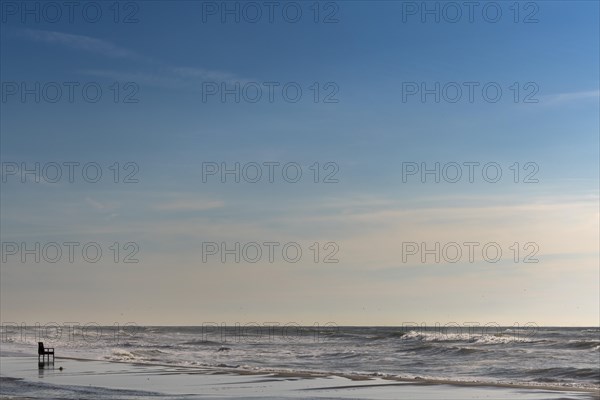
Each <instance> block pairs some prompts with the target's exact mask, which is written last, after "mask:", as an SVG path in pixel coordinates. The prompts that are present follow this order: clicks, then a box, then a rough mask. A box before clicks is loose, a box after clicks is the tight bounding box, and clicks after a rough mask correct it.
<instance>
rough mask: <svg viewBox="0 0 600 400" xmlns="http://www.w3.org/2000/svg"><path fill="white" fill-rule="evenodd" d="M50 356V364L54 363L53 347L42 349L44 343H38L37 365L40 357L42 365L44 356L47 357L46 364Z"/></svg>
mask: <svg viewBox="0 0 600 400" xmlns="http://www.w3.org/2000/svg"><path fill="white" fill-rule="evenodd" d="M51 355H52V362H54V347H44V342H38V363H39V362H40V356H42V363H43V362H44V360H45V358H46V356H48V362H50V356H51Z"/></svg>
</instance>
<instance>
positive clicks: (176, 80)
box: [20, 29, 250, 90]
mask: <svg viewBox="0 0 600 400" xmlns="http://www.w3.org/2000/svg"><path fill="white" fill-rule="evenodd" d="M20 33H21V36H22V37H25V38H27V39H29V40H33V41H36V42H42V43H49V44H54V45H58V46H63V47H67V48H70V49H74V50H78V51H84V52H87V53H93V54H97V55H100V56H104V57H110V58H121V59H127V60H131V61H143V62H144V64H140V65H139V66H137V67H136V69H135V70H134V71H123V70H112V69H91V70H90V69H87V70H80V71H79V72H81V73H83V74H85V75H91V76H96V77H102V78H109V79H116V80H120V81H132V82H137V83H140V84H145V85H149V86H153V87H159V88H167V89H177V90H181V89H185V90H190V89H191V90H200V89H201V87H202V83H203V82H224V83H228V84H233V83H235V82H240V83H246V82H249V81H250V80H248V79H244V78H240V77H239V76H237V75H236V74H234V73H231V72H228V71H221V70H212V69H206V68H199V67H180V66H172V65H168V64H164V63H162V62H160V61H157V60H154V59H152V58H150V57H146V56H144V55H141V54H138V53H136V52H134V51H132V50H129V49H127V48H124V47H121V46H118V45H115V44H113V43H111V42H109V41H106V40H102V39H97V38H93V37H90V36H84V35H74V34H69V33H62V32H55V31H43V30H34V29H25V30H23V31H21V32H20ZM140 68H143V69H145V70H141V69H140Z"/></svg>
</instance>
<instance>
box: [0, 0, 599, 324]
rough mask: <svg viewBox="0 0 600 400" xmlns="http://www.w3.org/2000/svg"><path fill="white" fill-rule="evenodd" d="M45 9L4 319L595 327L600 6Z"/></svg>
mask: <svg viewBox="0 0 600 400" xmlns="http://www.w3.org/2000/svg"><path fill="white" fill-rule="evenodd" d="M44 4H46V5H44ZM47 4H48V3H40V2H33V1H24V2H21V1H4V0H3V1H2V2H0V7H1V8H0V13H1V14H0V21H1V25H0V35H1V37H0V51H1V57H0V75H1V76H0V78H1V79H0V80H1V81H2V92H1V95H2V99H1V102H0V107H1V111H0V133H1V135H0V158H1V162H2V169H1V173H2V176H1V178H2V182H1V186H0V211H1V212H0V223H1V224H0V234H1V241H2V260H1V261H2V263H1V268H0V278H1V279H0V289H1V290H0V300H1V301H0V311H1V317H0V319H1V320H2V322H3V323H7V322H16V323H27V324H31V325H33V324H35V323H42V324H43V323H47V322H59V323H60V322H73V321H77V322H79V323H89V322H96V323H100V324H113V323H126V322H133V323H136V324H139V325H201V324H202V323H207V322H218V323H226V324H227V325H234V324H235V323H248V322H255V323H263V322H265V323H266V322H274V321H277V322H279V323H281V324H285V323H292V322H293V323H298V324H304V325H314V324H315V323H319V324H325V323H328V322H333V323H336V324H338V325H396V326H399V325H402V324H404V323H409V322H410V323H415V322H416V323H419V324H421V323H424V324H427V325H434V324H436V323H440V324H445V323H450V322H453V323H458V324H464V323H479V324H481V325H484V324H487V323H497V324H500V325H514V324H516V323H517V324H520V325H524V324H526V323H535V324H537V325H552V326H557V325H559V326H597V325H599V324H600V306H599V304H600V301H599V300H600V271H599V241H600V237H599V229H600V227H599V220H600V214H599V186H598V185H599V176H598V175H599V152H600V150H599V136H600V135H599V131H600V127H599V101H600V100H599V99H600V91H599V87H600V80H599V78H600V77H599V72H598V71H600V62H599V52H600V50H599V49H600V44H599V40H600V39H599V38H600V31H599V15H600V9H599V4H598V2H594V1H569V2H561V1H535V2H519V3H513V2H476V5H475V6H474V8H473V9H472V10H470V9H468V8H467V7H466V6H464V5H461V4H463V3H462V2H450V3H447V2H445V3H444V2H434V1H431V2H427V3H422V2H392V1H369V2H366V1H337V2H319V3H317V2H312V1H300V2H273V3H269V4H273V6H272V7H273V8H270V7H271V6H269V5H267V3H265V2H251V3H242V2H235V1H229V2H220V1H219V2H201V1H179V0H175V1H131V2H120V3H114V2H108V1H97V2H74V4H75V6H74V8H73V9H70V8H68V7H67V6H65V5H64V4H63V3H61V2H58V3H52V2H51V5H47ZM515 4H516V6H515ZM423 7H428V8H427V9H425V8H423ZM36 163H37V164H36ZM36 165H38V167H36ZM36 168H37V169H36ZM27 171H29V172H27ZM69 243H71V244H69ZM236 243H237V245H236ZM36 246H37V247H36ZM236 246H238V247H236ZM84 248H85V251H84V250H83V249H84ZM98 249H100V251H101V254H100V253H98V252H97V251H98ZM484 249H485V251H484ZM498 249H499V250H500V252H498ZM70 255H71V257H70ZM36 257H37V258H39V260H36ZM37 261H39V262H37ZM134 261H135V262H134ZM236 261H239V262H236Z"/></svg>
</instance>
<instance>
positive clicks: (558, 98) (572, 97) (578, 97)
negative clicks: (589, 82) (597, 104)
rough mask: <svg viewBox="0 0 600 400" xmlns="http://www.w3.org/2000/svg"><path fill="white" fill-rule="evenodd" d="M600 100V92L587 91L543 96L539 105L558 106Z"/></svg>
mask: <svg viewBox="0 0 600 400" xmlns="http://www.w3.org/2000/svg"><path fill="white" fill-rule="evenodd" d="M594 99H595V100H598V99H600V90H588V91H582V92H570V93H558V94H551V95H547V96H543V97H542V98H541V103H543V104H547V105H560V104H567V103H573V102H576V101H582V100H594Z"/></svg>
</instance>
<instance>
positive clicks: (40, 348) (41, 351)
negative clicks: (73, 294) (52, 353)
mask: <svg viewBox="0 0 600 400" xmlns="http://www.w3.org/2000/svg"><path fill="white" fill-rule="evenodd" d="M38 354H44V342H38Z"/></svg>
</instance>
